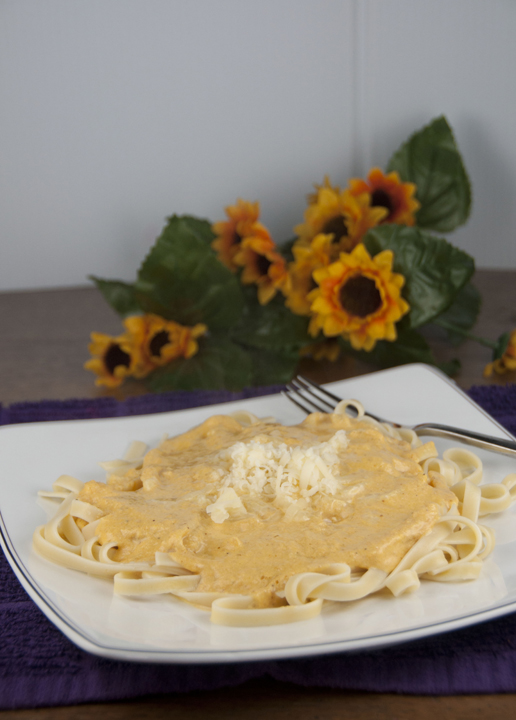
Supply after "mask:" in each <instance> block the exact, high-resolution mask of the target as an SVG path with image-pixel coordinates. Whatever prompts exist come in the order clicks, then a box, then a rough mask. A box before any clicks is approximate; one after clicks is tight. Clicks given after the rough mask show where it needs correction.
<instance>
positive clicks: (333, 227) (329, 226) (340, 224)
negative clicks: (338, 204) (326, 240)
mask: <svg viewBox="0 0 516 720" xmlns="http://www.w3.org/2000/svg"><path fill="white" fill-rule="evenodd" d="M322 232H323V233H324V234H325V235H329V234H330V233H332V234H333V240H332V243H338V242H340V240H342V238H344V237H347V236H348V228H347V227H346V223H345V222H344V216H343V215H336V216H335V217H333V218H332V219H331V220H328V222H327V223H326V224H325V226H324V227H323V229H322Z"/></svg>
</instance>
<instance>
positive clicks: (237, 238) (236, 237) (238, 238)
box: [233, 231, 242, 245]
mask: <svg viewBox="0 0 516 720" xmlns="http://www.w3.org/2000/svg"><path fill="white" fill-rule="evenodd" d="M241 242H242V236H241V235H239V234H238V233H237V232H236V231H235V235H234V237H233V245H240V243H241Z"/></svg>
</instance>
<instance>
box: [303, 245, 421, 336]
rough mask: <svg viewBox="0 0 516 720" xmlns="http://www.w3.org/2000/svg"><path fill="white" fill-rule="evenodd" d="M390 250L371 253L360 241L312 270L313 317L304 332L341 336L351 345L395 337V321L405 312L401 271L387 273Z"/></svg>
mask: <svg viewBox="0 0 516 720" xmlns="http://www.w3.org/2000/svg"><path fill="white" fill-rule="evenodd" d="M392 262H393V254H392V251H391V250H384V251H382V252H380V253H378V255H375V256H374V257H373V258H371V256H370V255H369V253H368V252H367V250H366V248H365V247H364V245H362V244H360V245H357V246H356V248H355V249H354V250H353V251H352V252H351V253H341V255H340V258H339V260H337V261H336V262H334V263H332V264H331V265H328V267H324V268H320V269H319V270H315V272H314V279H315V281H316V282H317V283H318V285H319V287H318V288H316V289H315V290H312V292H311V293H310V295H309V300H310V301H311V311H312V313H313V316H312V318H311V320H310V327H309V331H310V334H311V335H312V336H314V337H315V336H316V335H317V334H318V333H319V332H320V330H322V331H323V333H324V335H326V337H336V336H337V335H341V336H342V337H343V338H344V339H346V340H349V342H350V343H351V345H352V347H353V348H354V349H355V350H372V349H373V348H374V346H375V344H376V342H377V341H378V340H389V341H391V342H392V341H394V340H396V337H397V334H396V327H395V323H396V322H397V321H398V320H399V319H400V318H401V317H402V316H403V315H405V313H407V312H408V311H409V305H408V303H407V302H406V301H405V299H404V298H403V297H402V296H401V288H402V287H403V284H404V282H405V278H404V277H403V275H400V274H398V273H393V272H392Z"/></svg>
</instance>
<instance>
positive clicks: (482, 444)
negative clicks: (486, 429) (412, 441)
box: [412, 423, 516, 458]
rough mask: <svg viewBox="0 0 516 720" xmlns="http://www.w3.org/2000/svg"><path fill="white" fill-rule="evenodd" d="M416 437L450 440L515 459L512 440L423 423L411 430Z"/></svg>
mask: <svg viewBox="0 0 516 720" xmlns="http://www.w3.org/2000/svg"><path fill="white" fill-rule="evenodd" d="M412 429H413V430H414V432H415V433H416V435H431V436H434V437H440V438H447V439H452V440H460V441H461V442H463V443H466V444H467V445H474V446H475V447H478V448H482V449H483V450H491V451H493V452H500V453H504V455H511V456H512V457H514V458H516V442H514V440H503V439H501V438H497V437H492V436H491V435H482V434H481V433H477V432H472V431H470V430H462V429H460V430H459V429H458V428H455V427H451V426H450V425H434V424H433V423H425V424H423V425H416V426H415V427H413V428H412Z"/></svg>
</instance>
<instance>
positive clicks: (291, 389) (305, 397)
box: [283, 375, 340, 413]
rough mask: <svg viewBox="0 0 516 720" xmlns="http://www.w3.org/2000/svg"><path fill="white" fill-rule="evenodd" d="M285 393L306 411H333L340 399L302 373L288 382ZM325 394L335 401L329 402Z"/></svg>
mask: <svg viewBox="0 0 516 720" xmlns="http://www.w3.org/2000/svg"><path fill="white" fill-rule="evenodd" d="M283 395H285V397H287V398H288V399H289V400H290V401H291V402H293V403H294V404H295V405H297V406H298V407H299V408H300V409H301V410H303V412H306V413H311V412H325V413H327V412H333V410H334V409H335V405H336V404H337V403H338V402H339V401H340V398H338V397H337V396H336V395H333V393H330V392H329V391H328V390H325V389H324V388H322V387H320V386H319V385H317V384H316V383H314V382H312V381H311V380H308V378H305V377H303V376H302V375H298V376H297V377H295V378H294V379H293V380H292V382H290V383H288V384H287V392H286V393H285V392H284V393H283ZM324 396H326V397H328V398H330V399H331V400H332V401H333V402H331V403H330V402H328V400H326V397H324Z"/></svg>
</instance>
